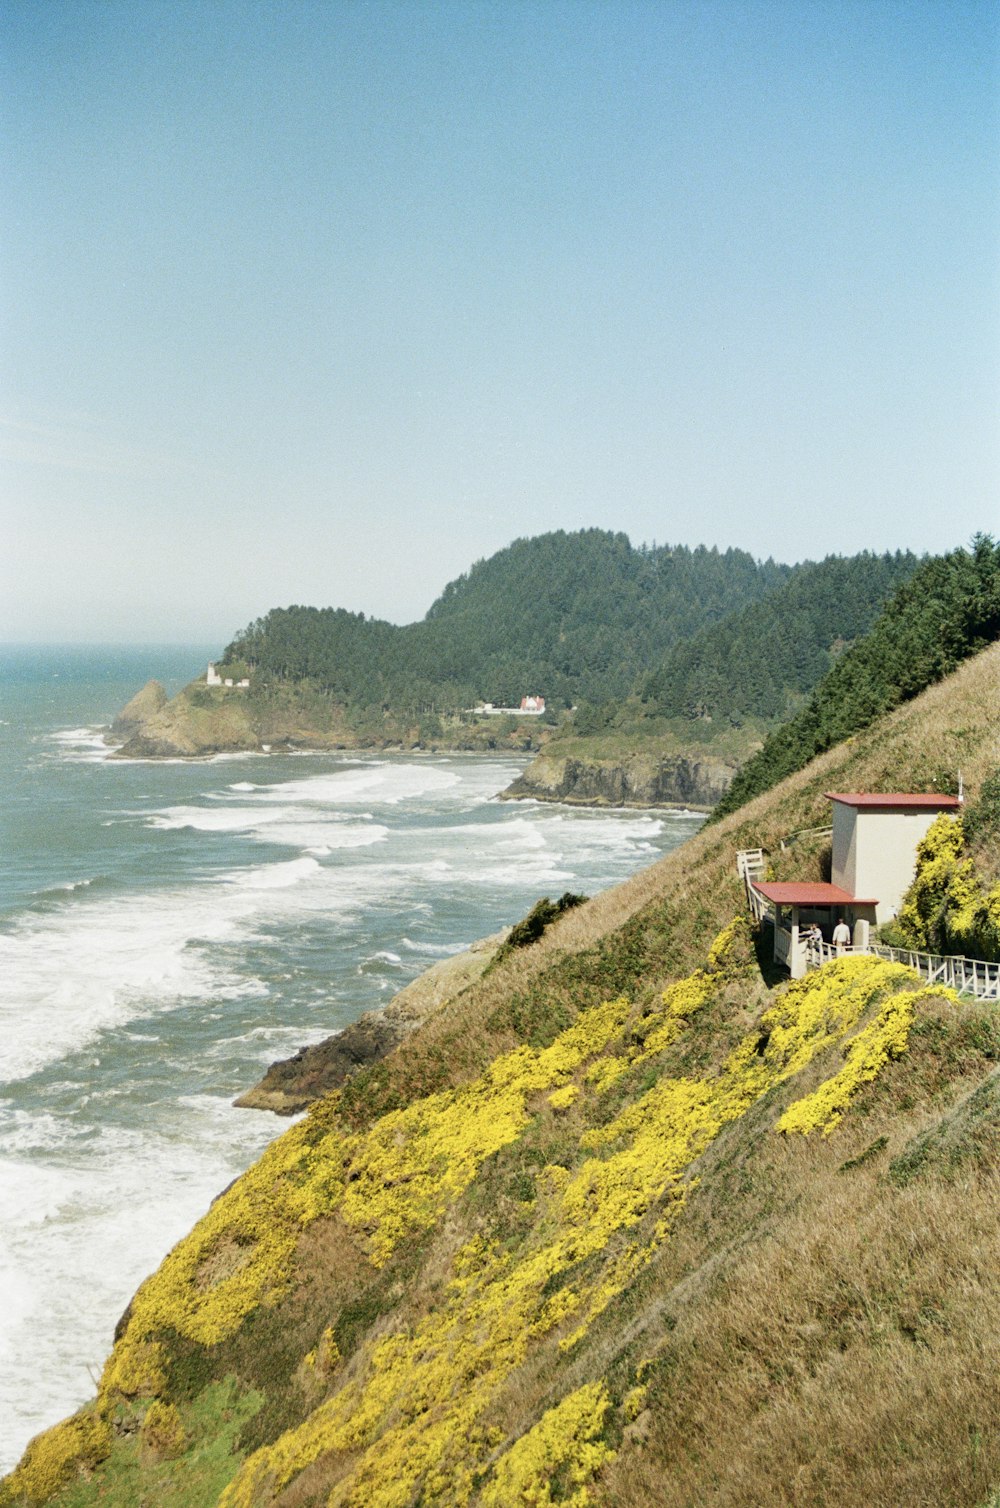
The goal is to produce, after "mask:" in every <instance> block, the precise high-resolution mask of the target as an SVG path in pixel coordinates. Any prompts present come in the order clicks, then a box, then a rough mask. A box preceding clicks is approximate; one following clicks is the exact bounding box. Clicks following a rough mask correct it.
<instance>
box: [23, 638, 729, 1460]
mask: <svg viewBox="0 0 1000 1508" xmlns="http://www.w3.org/2000/svg"><path fill="white" fill-rule="evenodd" d="M217 649H218V646H217V645H205V646H200V645H194V646H183V647H179V646H176V645H173V646H155V645H144V646H141V647H109V646H96V647H95V646H87V647H81V646H73V647H67V646H48V647H45V648H40V647H36V646H32V647H26V646H7V647H0V793H2V795H0V1294H2V1296H3V1300H2V1304H0V1471H5V1470H8V1469H9V1468H10V1467H11V1466H12V1465H13V1464H14V1463H15V1461H16V1460H17V1458H18V1457H19V1456H20V1454H21V1452H22V1450H23V1449H24V1446H25V1445H26V1443H27V1441H28V1440H29V1438H30V1437H31V1436H32V1435H34V1434H36V1433H37V1432H38V1431H39V1430H40V1429H44V1428H46V1427H47V1426H48V1425H51V1424H54V1423H55V1422H56V1421H57V1420H59V1419H61V1418H63V1417H64V1416H65V1415H66V1414H68V1413H70V1412H72V1410H73V1409H74V1408H76V1407H77V1406H78V1405H79V1404H80V1403H82V1402H83V1401H84V1400H85V1399H87V1398H89V1397H90V1396H92V1394H93V1392H94V1389H95V1384H96V1381H97V1378H98V1377H99V1375H100V1370H101V1367H102V1365H103V1362H104V1360H105V1358H106V1356H107V1354H108V1351H109V1350H110V1347H111V1342H112V1334H113V1330H114V1326H115V1322H116V1321H117V1319H118V1317H119V1316H120V1314H121V1313H122V1312H123V1310H124V1309H125V1306H126V1304H127V1303H128V1301H129V1299H130V1297H131V1295H132V1293H133V1292H134V1291H135V1289H136V1287H137V1286H138V1284H139V1282H140V1281H141V1280H142V1278H143V1277H144V1276H145V1275H146V1274H147V1273H149V1272H150V1271H151V1270H152V1269H153V1268H154V1267H155V1266H156V1265H157V1264H158V1263H159V1261H160V1260H161V1258H162V1257H163V1256H164V1254H165V1253H166V1252H167V1251H168V1250H169V1248H170V1247H171V1245H172V1244H173V1243H174V1242H175V1241H177V1240H178V1239H179V1238H180V1237H181V1236H182V1235H183V1234H184V1233H185V1232H186V1231H187V1230H188V1229H189V1228H190V1226H191V1225H192V1224H193V1222H194V1221H195V1220H196V1219H197V1218H198V1217H199V1215H201V1214H202V1213H203V1211H204V1210H205V1209H206V1208H207V1206H208V1204H209V1202H210V1201H211V1199H212V1198H213V1197H214V1196H215V1195H216V1194H217V1193H218V1192H219V1191H220V1190H221V1189H222V1188H224V1187H225V1185H226V1184H228V1183H229V1182H230V1180H231V1179H232V1178H234V1177H235V1176H236V1175H237V1174H238V1173H240V1172H241V1171H242V1170H243V1169H244V1168H245V1167H246V1166H247V1165H248V1164H249V1163H250V1162H251V1161H252V1160H253V1159H254V1158H255V1157H256V1156H257V1155H258V1154H259V1153H260V1151H261V1150H262V1149H263V1147H264V1146H265V1145H266V1144H267V1142H268V1141H270V1140H271V1139H272V1138H273V1137H274V1136H276V1135H278V1134H280V1132H281V1131H282V1130H283V1129H284V1128H285V1126H286V1125H287V1124H288V1123H287V1121H282V1120H280V1119H278V1118H277V1117H275V1116H273V1115H270V1114H265V1113H261V1112H255V1111H246V1110H235V1109H233V1108H232V1103H231V1102H232V1100H233V1098H234V1097H235V1096H236V1095H237V1094H239V1093H240V1092H241V1091H243V1090H244V1089H246V1088H248V1087H249V1086H250V1085H251V1084H253V1083H255V1082H256V1081H257V1080H258V1079H259V1077H260V1076H261V1074H262V1073H263V1071H264V1069H265V1068H266V1067H267V1065H268V1064H269V1063H270V1062H272V1061H273V1060H274V1059H275V1058H278V1057H286V1056H288V1055H289V1054H291V1053H292V1052H293V1051H294V1050H295V1049H296V1048H297V1047H300V1046H302V1045H304V1044H306V1043H311V1042H317V1041H319V1040H321V1039H322V1038H323V1037H326V1036H328V1035H330V1033H331V1032H334V1031H336V1030H338V1029H339V1028H342V1027H343V1026H345V1025H346V1024H348V1023H349V1022H351V1021H353V1020H355V1019H356V1018H357V1017H358V1016H359V1015H360V1014H361V1013H362V1011H365V1010H369V1009H371V1008H372V1007H374V1006H377V1005H378V1004H379V1003H380V1002H385V1001H387V1000H389V999H390V998H391V996H392V995H393V994H394V992H395V991H396V990H398V989H400V988H401V987H402V986H403V985H404V984H406V983H408V982H409V980H411V979H413V978H415V977H416V975H418V974H419V973H421V972H422V971H423V970H424V969H426V968H427V967H428V966H429V965H430V964H432V963H434V962H435V960H437V959H439V958H442V957H444V956H446V955H448V954H451V953H455V952H458V951H460V950H461V949H462V948H464V947H466V946H467V945H468V944H469V943H471V942H473V941H474V940H475V939H476V938H479V937H483V936H485V935H486V934H488V933H490V932H494V931H496V930H497V929H498V928H499V927H501V926H503V925H505V924H508V923H510V922H513V921H516V920H517V919H518V918H519V917H521V916H523V915H524V913H525V912H526V911H527V910H528V909H529V908H530V907H531V906H532V905H533V904H534V902H535V901H536V900H537V899H538V898H539V897H540V896H542V895H551V896H552V897H553V898H554V897H556V896H558V895H559V894H561V893H562V892H563V891H564V890H574V891H583V892H585V893H589V894H592V893H593V892H595V891H597V890H601V889H604V888H606V887H607V886H609V885H613V884H615V883H617V882H618V881H620V880H623V879H625V878H626V877H627V876H628V875H629V874H631V873H633V872H634V871H635V870H636V869H638V868H640V867H642V866H644V865H647V864H649V863H651V862H652V861H653V860H655V859H656V858H658V857H659V856H660V855H661V854H663V853H666V852H667V851H669V850H670V849H672V848H674V847H676V845H677V844H678V843H681V842H683V840H684V839H685V838H686V837H688V836H690V835H691V834H692V833H693V832H694V831H696V829H697V827H698V826H699V825H700V821H701V819H700V818H699V817H697V816H696V815H694V814H692V813H684V812H673V811H657V812H641V813H640V812H610V811H600V812H598V811H587V810H584V809H580V808H568V807H559V806H551V805H542V804H540V803H534V802H529V803H524V802H519V803H505V802H499V801H497V800H495V797H496V795H497V793H498V792H499V791H501V790H502V789H503V788H504V787H505V786H506V785H507V784H509V782H510V781H511V780H512V779H513V778H514V776H515V774H516V773H517V771H518V769H519V768H520V765H519V763H518V762H517V761H516V760H513V759H508V758H495V759H494V758H488V759H487V758H481V757H472V756H460V755H454V756H448V755H427V756H421V757H416V756H403V755H399V756H384V755H363V756H358V757H355V756H346V755H330V754H313V755H305V754H303V755H291V756H289V755H284V756H280V755H271V756H268V755H237V756H223V757H218V758H215V759H212V760H208V761H181V760H177V761H165V762H155V763H143V762H128V761H121V760H111V759H109V758H108V752H109V751H108V749H107V747H106V745H105V744H104V741H103V739H102V737H101V728H102V727H103V726H106V725H107V724H109V723H110V722H111V720H112V718H113V716H114V715H115V713H116V712H117V711H118V710H119V709H120V708H121V707H122V706H123V705H124V703H125V702H126V701H127V700H128V698H129V697H130V696H131V695H132V694H133V693H134V692H135V691H137V690H138V689H139V687H140V686H141V685H142V684H143V683H144V682H145V681H146V680H147V679H148V677H149V676H153V675H155V676H157V677H158V678H159V679H160V680H162V681H163V682H164V684H165V685H166V687H167V689H168V691H171V692H172V691H175V690H177V689H178V688H179V687H180V686H182V685H183V684H185V683H186V682H187V681H189V680H190V679H192V677H193V676H194V675H196V674H198V673H199V671H200V669H201V668H202V667H203V666H204V664H205V662H206V661H207V660H208V659H209V658H210V656H211V655H212V653H213V652H215V651H217Z"/></svg>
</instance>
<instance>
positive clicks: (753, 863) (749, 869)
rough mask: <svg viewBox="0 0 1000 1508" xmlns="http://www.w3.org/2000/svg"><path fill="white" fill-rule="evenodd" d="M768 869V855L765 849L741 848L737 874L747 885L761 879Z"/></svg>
mask: <svg viewBox="0 0 1000 1508" xmlns="http://www.w3.org/2000/svg"><path fill="white" fill-rule="evenodd" d="M766 868H767V854H766V851H765V850H764V849H763V848H741V849H740V851H739V853H738V854H737V855H736V873H737V874H738V875H739V877H740V879H741V880H742V881H743V883H744V884H745V885H749V884H750V883H751V881H752V880H758V879H760V877H761V875H762V874H763V873H764V870H765V869H766Z"/></svg>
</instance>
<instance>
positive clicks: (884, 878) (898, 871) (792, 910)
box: [748, 791, 961, 979]
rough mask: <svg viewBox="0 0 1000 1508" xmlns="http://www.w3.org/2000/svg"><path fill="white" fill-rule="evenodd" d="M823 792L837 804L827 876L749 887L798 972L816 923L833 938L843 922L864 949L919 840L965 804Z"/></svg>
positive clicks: (777, 950)
mask: <svg viewBox="0 0 1000 1508" xmlns="http://www.w3.org/2000/svg"><path fill="white" fill-rule="evenodd" d="M826 797H827V800H828V801H830V802H832V803H833V861H832V865H831V873H830V880H829V882H822V881H817V880H802V881H799V880H781V881H778V880H764V881H762V880H757V879H750V878H749V876H748V888H750V889H751V890H752V891H756V892H757V894H758V895H759V896H762V897H763V898H764V900H765V901H766V902H768V904H769V906H771V907H773V908H774V923H775V926H774V956H775V959H776V960H777V961H778V962H779V963H783V964H785V965H786V966H787V967H788V969H789V972H790V973H791V976H792V978H793V979H800V978H801V977H802V975H803V974H804V973H805V972H806V968H807V964H808V953H807V948H808V944H807V942H806V935H807V933H808V932H809V931H810V930H811V929H812V928H818V929H819V931H820V933H821V935H822V938H823V941H824V942H826V943H829V942H831V941H832V939H833V930H834V927H835V926H836V924H837V923H838V922H839V921H844V922H845V923H846V925H847V926H848V928H849V929H850V932H851V942H852V945H853V946H854V947H855V948H858V949H863V948H867V946H868V939H869V932H870V929H871V927H872V926H873V925H874V926H880V925H881V924H882V923H883V922H886V921H888V920H889V919H890V917H893V916H895V915H896V913H897V911H898V910H899V907H900V904H901V902H902V899H903V896H904V895H905V893H906V891H907V889H908V888H909V886H910V883H911V881H912V879H913V874H914V870H915V869H916V863H917V844H918V843H919V842H920V840H921V838H922V837H923V836H924V834H925V833H926V832H927V829H928V828H929V827H930V825H931V823H932V822H933V821H934V820H935V818H936V817H939V816H940V815H941V813H942V812H953V811H957V810H958V809H959V807H960V806H961V801H960V798H959V797H958V796H936V795H917V794H913V793H911V792H902V791H893V792H885V793H873V792H870V791H863V792H859V791H854V792H849V793H845V792H841V791H828V792H827V793H826ZM752 899H753V897H752V896H751V900H752Z"/></svg>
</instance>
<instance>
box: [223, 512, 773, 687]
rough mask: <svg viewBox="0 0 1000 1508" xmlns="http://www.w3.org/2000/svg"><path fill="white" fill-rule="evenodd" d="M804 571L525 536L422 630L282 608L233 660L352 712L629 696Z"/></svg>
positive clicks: (613, 540) (596, 540) (445, 596)
mask: <svg viewBox="0 0 1000 1508" xmlns="http://www.w3.org/2000/svg"><path fill="white" fill-rule="evenodd" d="M793 574H794V569H793V568H792V567H790V566H785V565H778V564H776V563H775V562H774V561H773V560H767V561H764V562H759V561H756V560H754V559H753V557H752V556H751V555H748V554H747V553H746V552H745V551H742V550H725V551H719V550H717V549H706V548H704V547H701V548H698V549H694V550H691V549H686V548H671V547H669V546H664V547H660V548H652V549H650V548H642V549H635V548H634V547H633V546H632V545H631V544H630V543H629V540H628V538H627V536H626V535H624V534H613V533H610V532H608V531H605V530H600V529H587V530H582V531H580V532H577V533H573V534H568V533H565V532H563V531H561V530H560V531H558V532H556V533H552V534H545V535H541V536H539V537H538V538H535V539H519V540H516V541H515V542H514V543H513V544H512V545H510V546H508V548H507V549H505V550H501V551H500V552H499V553H498V554H496V555H494V556H492V557H490V559H488V560H483V561H479V562H478V563H477V564H476V565H474V566H473V567H472V569H471V570H470V571H469V572H468V573H467V574H466V575H464V576H461V577H459V578H458V580H457V581H453V582H451V583H450V584H449V585H448V586H447V587H446V588H445V590H444V592H443V593H442V594H441V596H440V597H439V598H438V600H437V601H436V602H435V603H434V605H433V606H432V607H431V609H430V610H429V612H428V613H427V615H426V617H425V618H424V619H423V620H422V621H421V622H418V623H413V624H409V625H407V626H405V627H396V626H395V625H393V624H391V623H386V622H383V621H380V620H378V619H372V618H366V617H365V616H364V615H363V614H358V613H348V612H345V611H343V610H342V609H333V608H311V607H288V608H276V609H274V610H273V611H271V612H270V613H268V614H267V616H266V617H264V618H262V619H258V620H257V622H255V623H252V624H250V625H249V627H248V628H246V629H245V630H244V631H243V632H242V633H240V634H238V635H237V636H236V638H235V639H234V640H233V642H232V643H231V644H230V645H229V647H228V649H227V650H226V656H225V658H226V660H227V662H228V661H230V660H233V661H237V660H238V661H242V662H245V663H246V664H248V665H249V666H251V668H252V670H253V672H254V674H255V677H256V680H257V682H258V684H264V685H266V683H267V681H268V680H282V681H283V680H306V681H309V682H310V683H311V684H313V685H315V686H317V687H320V688H322V689H323V690H325V691H327V692H328V693H329V695H330V696H331V697H333V698H335V699H336V700H338V701H340V702H343V703H345V704H347V705H349V706H356V707H368V708H376V707H384V708H392V709H393V710H395V711H407V710H415V711H421V710H431V709H433V710H436V711H449V710H453V709H455V708H458V707H462V706H470V705H472V704H473V702H475V701H476V700H478V699H480V698H483V699H485V700H487V701H492V702H495V703H497V704H498V705H515V706H516V705H517V704H518V703H519V702H520V699H521V697H522V696H524V695H525V694H528V693H532V692H538V693H540V694H542V695H543V696H545V697H546V699H547V701H548V703H549V706H550V707H553V708H558V707H560V706H563V707H565V706H570V705H572V704H573V703H575V702H577V701H578V700H580V699H581V698H587V699H588V700H591V701H595V702H600V701H607V700H610V699H614V698H620V697H624V696H626V695H627V694H628V693H629V692H630V691H631V690H632V689H633V687H634V686H635V685H636V683H637V682H638V680H639V678H640V677H641V676H642V675H644V674H645V673H646V672H647V671H648V668H649V666H650V664H651V663H654V662H655V661H656V660H657V659H662V658H663V657H664V656H665V655H666V654H667V653H668V652H669V651H670V650H671V649H673V648H674V646H675V645H676V644H678V643H679V642H680V641H681V640H683V639H686V638H688V637H689V636H690V635H691V634H693V633H696V632H697V631H698V630H699V629H700V628H702V627H704V626H705V625H707V624H710V623H713V622H717V621H718V620H720V619H722V618H723V617H724V616H725V615H726V614H727V613H730V612H732V611H733V609H734V608H739V607H742V606H744V605H746V604H748V603H750V602H754V601H759V600H760V599H762V598H764V597H766V596H767V595H768V593H770V592H772V591H773V590H774V589H775V588H777V587H779V586H781V585H782V584H783V583H784V582H786V581H787V580H788V579H789V578H790V577H791V576H792V575H793Z"/></svg>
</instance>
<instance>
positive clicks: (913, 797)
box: [824, 791, 961, 812]
mask: <svg viewBox="0 0 1000 1508" xmlns="http://www.w3.org/2000/svg"><path fill="white" fill-rule="evenodd" d="M824 795H825V796H826V799H827V801H840V802H843V804H844V806H857V807H868V808H869V809H870V808H872V807H875V808H880V809H882V810H883V811H912V810H920V809H924V810H927V811H939V812H948V811H953V810H954V809H955V808H956V807H958V806H961V802H960V801H959V799H958V797H957V796H935V795H919V794H915V793H913V792H911V791H849V792H847V793H846V794H845V793H844V792H841V791H825V792H824Z"/></svg>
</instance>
